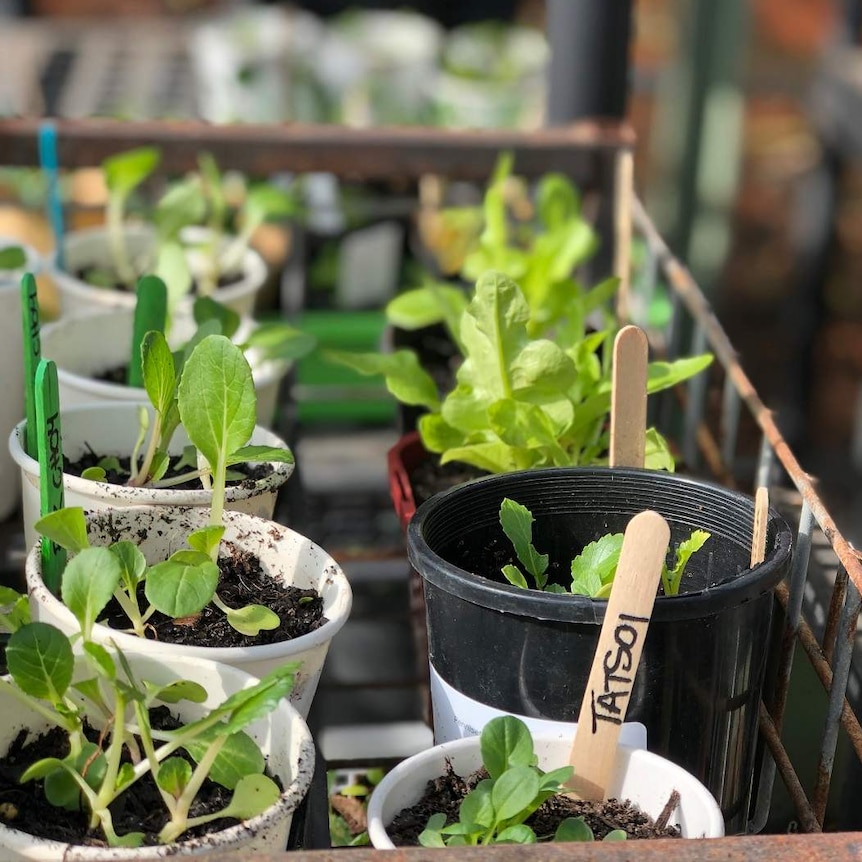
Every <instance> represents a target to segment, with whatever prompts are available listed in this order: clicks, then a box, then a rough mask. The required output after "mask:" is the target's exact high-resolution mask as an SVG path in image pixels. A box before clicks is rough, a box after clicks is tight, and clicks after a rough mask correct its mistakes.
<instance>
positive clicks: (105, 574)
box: [60, 548, 123, 640]
mask: <svg viewBox="0 0 862 862" xmlns="http://www.w3.org/2000/svg"><path fill="white" fill-rule="evenodd" d="M122 576H123V566H122V564H121V563H120V560H119V559H118V557H117V556H116V555H114V554H112V553H111V552H110V551H109V550H108V549H107V548H85V549H84V550H83V551H81V552H80V553H79V554H77V555H76V556H74V557H72V559H71V560H69V562H68V563H66V568H65V569H64V570H63V580H62V582H61V584H60V595H61V597H62V599H63V604H64V605H65V606H66V607H67V608H68V609H69V610H70V611H71V612H72V613H73V614H74V615H75V619H77V620H78V624H79V625H80V626H81V631H82V632H83V634H84V639H85V640H89V639H90V633H91V632H92V630H93V626H94V625H95V622H96V620H97V619H98V617H99V614H100V613H102V611H103V610H104V609H105V607H106V605H107V604H108V602H109V601H110V600H111V598H112V596H113V595H114V590H116V589H117V587H118V586H119V584H120V578H121V577H122Z"/></svg>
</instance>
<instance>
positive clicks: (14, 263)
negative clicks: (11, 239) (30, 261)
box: [0, 245, 27, 272]
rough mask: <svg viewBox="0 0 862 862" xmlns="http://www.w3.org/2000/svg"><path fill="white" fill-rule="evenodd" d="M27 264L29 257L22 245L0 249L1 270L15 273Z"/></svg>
mask: <svg viewBox="0 0 862 862" xmlns="http://www.w3.org/2000/svg"><path fill="white" fill-rule="evenodd" d="M26 263H27V255H26V253H25V252H24V249H23V248H21V246H20V245H7V246H4V247H3V248H0V270H2V271H3V272H14V271H15V270H16V269H21V268H22V267H23V266H24V264H26Z"/></svg>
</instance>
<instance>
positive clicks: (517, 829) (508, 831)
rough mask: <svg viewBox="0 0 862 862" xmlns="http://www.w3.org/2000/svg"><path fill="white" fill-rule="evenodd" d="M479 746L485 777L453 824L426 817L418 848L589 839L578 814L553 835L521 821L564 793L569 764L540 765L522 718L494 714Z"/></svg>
mask: <svg viewBox="0 0 862 862" xmlns="http://www.w3.org/2000/svg"><path fill="white" fill-rule="evenodd" d="M479 744H480V748H481V751H482V764H483V766H484V767H485V769H486V770H487V772H488V775H489V777H488V778H485V779H483V780H482V781H480V782H479V783H478V784H477V785H476V787H475V788H474V789H473V790H471V791H470V793H468V794H467V796H465V797H464V800H463V801H462V802H461V807H460V809H459V812H458V815H459V816H458V821H457V822H456V823H451V824H449V825H448V826H447V825H446V815H445V814H432V815H431V817H430V818H429V819H428V824H427V825H426V827H425V830H424V831H423V832H422V833H421V834H420V835H419V843H420V844H421V845H422V846H423V847H447V846H448V847H455V846H465V845H473V846H475V845H484V844H535V843H536V842H537V841H592V840H594V836H593V832H592V830H591V829H590V827H589V826H588V825H587V824H586V823H585V822H584V819H583V817H567V818H566V819H565V820H563V821H562V822H561V823H560V825H559V826H558V827H557V829H556V832H555V833H554V835H536V833H535V832H534V831H533V829H532V828H531V827H530V826H528V825H527V824H526V821H527V820H528V819H529V817H530V816H531V815H533V814H534V813H535V812H536V811H537V810H538V809H539V807H540V806H541V805H542V804H543V803H544V802H545V801H547V800H548V799H550V798H551V797H552V796H555V795H557V794H558V793H565V792H566V787H565V784H566V782H567V781H568V780H569V779H570V778H571V776H572V767H571V766H563V767H561V768H560V769H555V770H553V771H551V772H543V771H542V770H541V769H539V767H538V766H536V755H535V752H534V750H533V737H532V736H531V735H530V731H529V729H528V728H527V726H526V725H525V724H524V722H522V721H521V720H520V719H517V718H514V717H513V716H510V715H506V716H500V717H498V718H494V719H492V720H491V721H489V722H488V723H487V724H486V725H485V727H484V728H483V730H482V734H481V736H480V742H479ZM625 838H626V833H625V832H624V831H623V830H621V829H614V830H613V831H612V832H609V833H608V835H606V836H605V838H604V840H605V841H622V840H625Z"/></svg>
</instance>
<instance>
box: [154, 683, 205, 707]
mask: <svg viewBox="0 0 862 862" xmlns="http://www.w3.org/2000/svg"><path fill="white" fill-rule="evenodd" d="M143 684H144V688H146V690H147V694H148V696H149V698H150V699H151V700H160V701H162V703H179V702H180V701H181V700H188V701H191V702H192V703H203V702H204V701H205V700H206V699H207V690H206V689H205V688H204V687H203V686H202V685H201V684H200V683H197V682H192V680H190V679H178V680H175V681H174V682H171V683H168V684H167V685H159V686H157V685H153V684H152V683H150V682H148V681H147V680H144V683H143Z"/></svg>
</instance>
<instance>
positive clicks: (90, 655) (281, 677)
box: [0, 548, 297, 847]
mask: <svg viewBox="0 0 862 862" xmlns="http://www.w3.org/2000/svg"><path fill="white" fill-rule="evenodd" d="M92 550H93V551H94V555H91V556H90V558H89V560H88V561H87V562H86V563H85V562H84V561H83V560H81V556H80V555H79V556H78V557H76V558H75V559H73V560H72V561H71V562H70V565H69V566H68V567H67V568H66V571H65V572H64V574H63V592H64V593H68V595H69V596H70V602H69V609H70V610H71V611H72V613H73V614H74V615H75V617H76V619H77V621H78V624H79V625H80V627H81V632H80V635H76V636H75V640H77V639H78V638H80V641H81V649H79V650H77V652H73V646H72V641H71V639H70V638H69V637H67V636H66V635H64V634H63V633H62V632H61V631H60V630H59V629H57V628H55V627H53V626H51V625H49V624H47V623H42V622H35V623H33V622H29V620H28V618H27V616H26V614H24V613H23V610H22V609H23V607H24V605H26V596H24V597H20V596H17V595H16V594H15V593H14V591H12V590H8V589H4V590H3V591H2V592H0V627H3V628H5V629H6V630H8V631H11V632H12V635H11V637H10V639H9V643H8V646H7V648H6V660H7V663H8V667H9V676H8V677H0V696H3V697H11V698H14V699H15V700H17V701H18V702H19V703H22V704H24V705H25V706H27V707H29V708H31V709H32V710H34V711H35V712H36V713H37V714H38V715H40V716H41V717H42V718H44V719H45V720H46V721H48V722H49V723H50V724H52V725H54V726H56V727H58V728H61V729H63V730H65V731H66V732H67V733H68V737H69V754H68V755H67V756H65V757H63V758H59V757H47V758H44V759H42V760H39V761H37V762H35V763H32V764H30V765H29V766H27V768H26V769H25V770H24V773H23V775H22V776H21V781H22V782H24V783H26V782H29V781H42V782H43V788H44V794H45V797H46V798H47V800H48V802H50V803H51V804H52V805H54V806H57V807H58V808H65V809H68V810H71V811H78V810H80V811H83V812H86V813H87V814H88V815H89V825H90V828H91V829H92V830H99V831H100V832H101V834H102V836H103V838H104V840H105V842H106V843H107V844H108V846H110V847H140V846H142V845H143V844H144V843H145V839H146V836H145V834H144V833H142V832H130V833H126V834H124V835H118V834H117V832H116V831H115V828H114V825H113V820H112V817H111V809H110V806H111V805H113V804H114V803H115V802H117V800H119V799H121V797H123V796H124V795H125V794H134V792H135V785H136V784H137V783H138V782H139V781H141V779H143V778H144V777H145V776H146V775H148V774H149V775H152V777H153V779H154V780H155V782H156V786H157V787H158V791H159V794H160V796H161V799H162V802H163V804H164V806H165V810H166V812H167V816H166V823H165V825H164V827H163V828H162V829H161V831H160V832H159V834H158V842H159V843H162V844H168V843H171V842H174V841H176V840H178V839H180V838H181V837H182V836H183V834H184V833H185V832H186V831H187V830H189V829H191V828H193V827H195V826H202V825H204V824H206V823H209V822H212V821H214V820H217V819H219V818H223V817H233V818H238V819H241V820H245V819H248V818H250V817H254V816H255V815H257V814H260V813H261V812H263V811H264V810H265V809H266V808H268V807H269V806H271V805H273V804H274V803H275V802H276V801H277V800H278V798H279V796H280V792H281V791H280V790H279V788H278V786H277V785H276V783H275V782H274V781H273V780H272V779H271V778H269V777H268V776H266V775H264V768H265V766H266V761H265V758H264V755H263V753H262V752H261V750H260V748H259V747H258V745H257V744H256V743H255V742H254V740H253V739H252V738H251V737H250V736H249V735H248V734H247V733H246V732H245V728H246V727H247V726H248V725H249V724H250V723H251V722H253V721H256V720H258V719H260V718H262V717H263V716H265V715H266V714H267V713H269V712H270V711H272V709H274V708H275V706H276V705H277V703H278V701H279V700H280V699H281V698H282V697H286V696H287V695H288V694H289V693H290V691H291V689H292V687H293V683H294V679H295V672H296V669H297V664H296V663H293V664H286V665H284V666H282V667H279V668H277V669H275V670H274V671H272V672H271V673H269V674H267V676H265V677H264V678H263V679H262V680H260V681H259V682H258V683H256V684H255V685H253V686H251V687H249V688H246V689H242V690H241V691H239V692H237V693H235V694H233V695H231V696H230V697H228V698H227V699H226V700H225V701H223V702H222V703H221V704H220V705H219V706H216V707H215V708H213V709H210V710H209V711H208V712H206V713H205V714H204V715H203V716H202V717H201V718H199V719H196V720H193V721H189V722H186V723H184V724H181V725H180V726H179V727H177V728H176V729H173V730H160V729H158V728H156V727H153V725H152V723H151V720H150V710H151V708H153V707H157V706H159V705H162V704H164V705H168V706H170V705H173V704H177V703H179V702H181V701H189V702H191V703H203V702H204V700H205V699H206V696H207V693H206V691H205V690H204V688H203V687H202V686H201V685H200V684H198V683H196V682H193V681H190V680H184V679H177V680H175V681H173V682H170V683H168V684H167V685H156V684H153V683H152V682H150V681H148V680H146V679H144V678H139V677H138V676H137V674H136V673H135V672H134V670H133V667H132V662H130V661H129V660H128V659H127V657H126V656H125V655H124V654H123V653H122V652H121V651H120V650H118V649H116V648H114V649H113V650H109V649H107V648H106V647H104V646H102V645H100V644H97V643H95V642H93V641H92V640H91V638H90V634H91V631H92V622H93V620H95V618H96V617H97V616H98V615H99V614H100V613H101V611H102V610H103V609H104V606H105V604H107V601H108V600H109V599H110V597H111V593H110V592H109V591H108V592H106V591H105V590H104V589H102V587H103V586H104V583H105V580H106V579H119V578H120V577H121V570H122V568H123V562H122V559H121V557H120V556H119V555H117V554H115V553H112V551H109V550H108V549H106V548H97V549H92ZM77 560H81V562H80V563H77V562H76V561H77ZM91 567H95V571H96V572H97V576H96V577H95V578H94V579H93V580H92V581H91V579H90V574H91V571H93V569H91ZM22 600H23V602H24V605H22ZM76 654H77V661H78V662H79V663H80V664H81V665H83V670H84V672H83V673H81V672H78V673H77V674H76V672H75V671H76ZM94 718H95V719H97V720H98V722H99V724H100V725H101V727H100V736H99V740H100V744H96V743H92V742H90V741H88V739H87V737H86V736H85V733H84V730H85V721H93V720H94ZM181 751H185V752H186V753H187V754H188V755H189V756H190V758H191V760H192V762H191V763H189V761H188V760H186V759H185V758H182V757H181V756H180V753H181ZM207 778H209V779H211V780H212V781H215V782H216V783H218V784H221V785H222V786H223V787H225V788H226V789H227V790H229V791H232V795H231V798H230V800H229V802H228V803H227V805H225V806H224V807H223V808H221V809H220V810H218V811H215V812H211V813H208V814H203V815H198V816H194V815H192V813H191V812H192V807H193V805H194V803H195V799H196V797H197V795H198V792H199V790H200V789H201V787H202V785H203V783H204V781H205V780H206V779H207ZM11 825H12V828H14V822H13V823H12V824H11Z"/></svg>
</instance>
